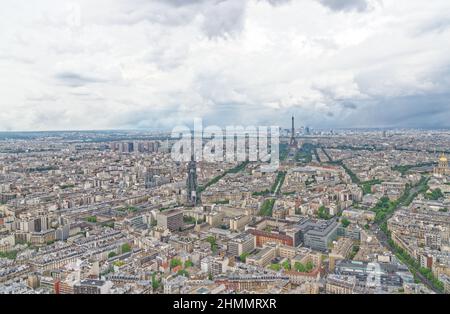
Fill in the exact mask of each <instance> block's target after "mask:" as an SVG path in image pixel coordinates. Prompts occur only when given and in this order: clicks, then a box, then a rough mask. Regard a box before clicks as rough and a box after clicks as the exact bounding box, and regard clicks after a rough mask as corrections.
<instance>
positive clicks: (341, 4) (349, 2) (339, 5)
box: [318, 0, 369, 12]
mask: <svg viewBox="0 0 450 314" xmlns="http://www.w3.org/2000/svg"><path fill="white" fill-rule="evenodd" d="M318 1H319V2H320V3H321V4H322V5H323V6H326V7H328V8H329V9H331V10H333V11H358V12H364V11H367V10H368V9H369V4H368V2H367V0H318Z"/></svg>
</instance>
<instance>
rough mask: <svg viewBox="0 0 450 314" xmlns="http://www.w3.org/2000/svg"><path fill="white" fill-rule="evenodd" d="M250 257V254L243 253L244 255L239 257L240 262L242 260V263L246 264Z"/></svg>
mask: <svg viewBox="0 0 450 314" xmlns="http://www.w3.org/2000/svg"><path fill="white" fill-rule="evenodd" d="M249 255H250V254H249V253H242V254H241V255H240V256H239V260H240V261H241V262H242V263H245V261H246V260H247V257H248V256H249Z"/></svg>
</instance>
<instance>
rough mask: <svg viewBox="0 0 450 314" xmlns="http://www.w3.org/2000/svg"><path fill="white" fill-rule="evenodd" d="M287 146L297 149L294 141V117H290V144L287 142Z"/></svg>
mask: <svg viewBox="0 0 450 314" xmlns="http://www.w3.org/2000/svg"><path fill="white" fill-rule="evenodd" d="M289 146H291V147H297V140H296V139H295V124H294V116H292V129H291V140H290V142H289Z"/></svg>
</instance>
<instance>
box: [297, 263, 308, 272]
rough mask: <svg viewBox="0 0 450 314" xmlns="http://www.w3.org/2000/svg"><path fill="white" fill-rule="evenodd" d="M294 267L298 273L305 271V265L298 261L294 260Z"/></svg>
mask: <svg viewBox="0 0 450 314" xmlns="http://www.w3.org/2000/svg"><path fill="white" fill-rule="evenodd" d="M294 268H295V270H296V271H298V272H299V273H305V272H306V267H305V265H303V264H302V263H300V262H295V264H294Z"/></svg>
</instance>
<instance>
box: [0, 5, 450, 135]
mask: <svg viewBox="0 0 450 314" xmlns="http://www.w3.org/2000/svg"><path fill="white" fill-rule="evenodd" d="M448 9H450V4H449V3H448V1H438V0H436V1H432V5H431V4H430V3H425V2H423V1H395V2H394V1H381V0H367V1H364V0H353V1H346V2H339V1H333V0H317V1H316V0H302V1H289V0H282V1H276V0H253V1H236V0H227V1H201V0H198V1H196V0H191V1H176V0H170V1H160V0H154V1H141V0H133V1H127V2H126V3H125V2H120V1H101V2H96V3H95V4H93V3H92V2H89V1H82V0H79V1H52V0H47V1H41V2H40V3H39V4H30V3H28V2H26V1H14V2H13V1H6V2H5V3H4V4H3V5H2V10H1V13H0V17H1V19H0V26H1V27H0V35H1V36H2V41H1V42H0V51H1V52H0V68H2V72H3V73H5V74H4V75H3V76H2V78H1V79H0V80H1V81H0V92H1V95H2V98H1V100H0V108H1V109H2V110H1V112H0V131H51V130H67V131H70V130H121V129H127V130H134V129H136V130H146V129H163V130H170V129H171V128H172V127H173V126H175V125H180V124H189V123H190V122H191V121H192V120H193V118H194V117H201V118H203V119H204V121H205V122H206V123H207V124H210V125H219V126H226V125H229V124H232V125H280V126H282V127H287V128H288V127H289V122H288V121H286V118H285V117H286V116H291V115H292V114H293V115H295V116H296V121H298V124H299V125H308V126H312V127H315V128H378V127H380V128H438V129H439V128H446V127H449V124H448V117H450V106H449V103H448V96H449V95H448V87H449V85H450V84H449V83H450V79H449V71H448V69H449V64H450V57H449V56H448V53H447V51H448V48H450V47H449V45H450V44H449V43H450V40H449V39H450V27H449V26H450V22H449V19H448V16H446V15H445V13H444V12H446V11H448Z"/></svg>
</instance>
